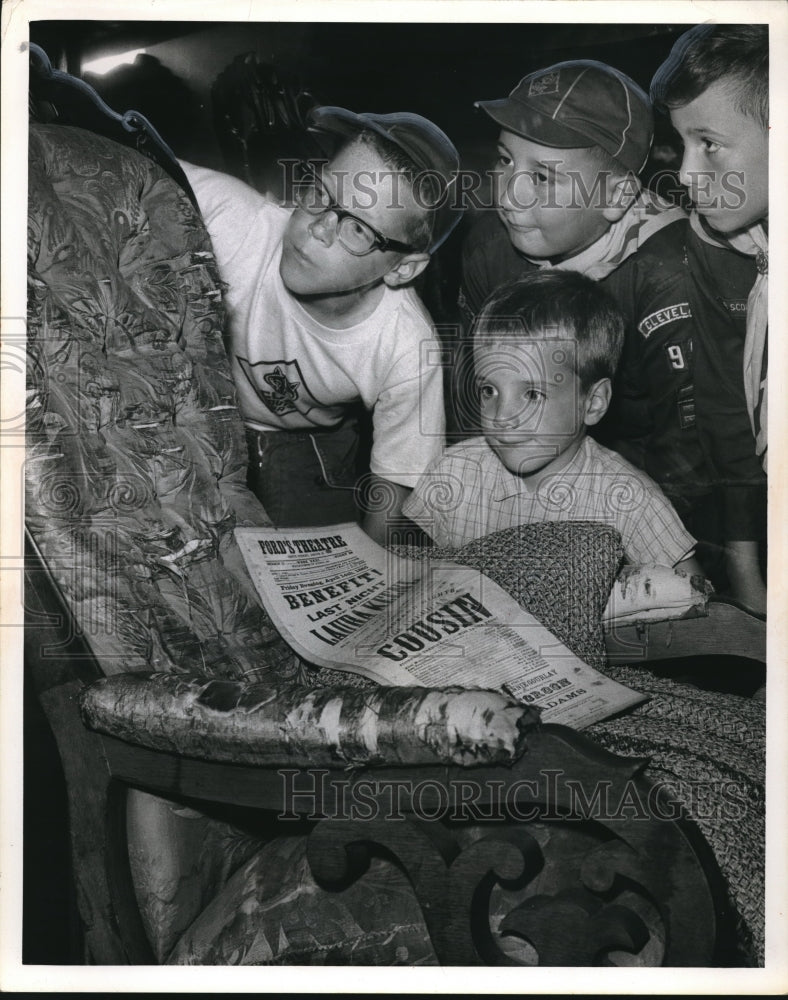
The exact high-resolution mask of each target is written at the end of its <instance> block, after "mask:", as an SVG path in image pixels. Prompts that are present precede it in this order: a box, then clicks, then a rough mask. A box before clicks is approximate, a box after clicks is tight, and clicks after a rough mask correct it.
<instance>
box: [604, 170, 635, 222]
mask: <svg viewBox="0 0 788 1000" xmlns="http://www.w3.org/2000/svg"><path fill="white" fill-rule="evenodd" d="M638 194H640V181H639V180H638V178H637V177H636V176H635V174H633V173H632V171H630V172H629V173H627V174H624V175H623V176H621V177H611V178H610V189H609V191H608V197H607V204H606V205H605V207H604V209H603V210H602V215H603V216H604V217H605V218H606V219H607V221H608V222H618V220H619V219H620V218H621V217H622V216H623V215H624V213H625V212H626V211H627V209H628V208H629V206H630V205H631V204H632V202H633V201H634V200H635V198H637V196H638Z"/></svg>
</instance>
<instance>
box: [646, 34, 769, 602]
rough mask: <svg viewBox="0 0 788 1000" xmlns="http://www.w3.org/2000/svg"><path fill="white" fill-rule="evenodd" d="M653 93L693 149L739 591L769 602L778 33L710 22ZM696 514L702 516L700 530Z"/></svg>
mask: <svg viewBox="0 0 788 1000" xmlns="http://www.w3.org/2000/svg"><path fill="white" fill-rule="evenodd" d="M651 96H652V99H653V100H654V103H655V105H656V106H657V107H659V108H660V109H664V110H667V111H668V112H669V114H670V119H671V124H672V125H673V126H674V128H675V129H676V131H677V133H678V135H679V137H680V138H681V140H682V142H683V145H684V151H683V157H682V164H681V170H680V174H679V179H680V181H681V183H682V184H684V185H686V187H687V189H688V191H689V194H690V197H691V199H692V203H693V212H692V215H691V219H690V227H689V230H688V233H687V237H686V257H687V273H688V279H689V280H688V289H689V291H688V295H687V299H688V306H689V309H690V310H691V312H692V320H693V326H694V330H695V337H694V349H695V360H694V369H695V374H694V384H695V411H696V423H697V433H698V438H699V441H700V443H701V447H702V448H703V452H704V455H705V457H706V461H707V464H708V467H709V469H710V473H711V475H710V482H711V485H712V490H711V492H710V494H709V495H708V497H707V498H706V501H705V503H704V505H703V507H699V508H698V509H697V511H696V512H695V516H696V521H697V522H700V519H701V518H702V517H705V518H707V519H708V517H709V515H711V516H713V517H714V518H715V519H716V521H717V524H718V528H719V537H720V538H721V541H722V549H723V565H724V569H725V571H726V575H727V577H728V581H729V584H730V589H731V591H732V593H733V594H734V596H735V597H738V598H739V599H740V600H741V601H742V602H743V603H745V604H746V605H747V606H748V607H751V608H753V609H754V610H757V611H760V612H763V613H765V611H766V586H765V583H764V574H763V570H762V566H763V564H764V562H765V541H766V457H767V438H766V401H767V393H766V387H767V383H766V369H767V352H766V328H767V311H766V274H767V268H768V235H767V233H768V213H769V191H768V184H769V180H768V176H769V175H768V169H769V168H768V162H769V160H768V154H769V145H768V128H769V121H768V119H769V38H768V28H767V27H766V26H765V25H708V24H707V25H698V26H697V27H695V28H692V29H691V30H690V31H688V32H686V33H685V34H683V35H682V36H681V37H680V38H679V39H678V41H677V42H676V44H675V45H674V47H673V50H672V51H671V54H670V56H669V58H668V59H667V60H666V61H665V62H664V63H663V65H662V66H660V68H659V69H658V70H657V73H656V74H655V76H654V79H653V80H652V83H651ZM693 527H694V525H690V530H692V528H693Z"/></svg>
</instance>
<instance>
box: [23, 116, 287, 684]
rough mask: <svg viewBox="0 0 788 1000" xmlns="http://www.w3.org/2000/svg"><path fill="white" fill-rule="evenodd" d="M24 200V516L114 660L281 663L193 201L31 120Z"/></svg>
mask: <svg viewBox="0 0 788 1000" xmlns="http://www.w3.org/2000/svg"><path fill="white" fill-rule="evenodd" d="M29 198H30V213H29V231H28V265H29V267H28V272H29V279H28V287H29V292H28V337H29V350H28V355H29V378H28V409H27V420H28V454H27V463H26V469H27V511H26V515H27V523H28V525H29V527H30V529H31V531H32V534H33V536H34V538H35V540H36V543H37V544H38V546H39V548H40V550H41V552H42V555H43V557H44V559H45V561H46V562H47V564H48V565H49V566H50V568H51V569H52V571H53V573H54V574H55V576H56V578H57V580H58V583H59V585H60V587H61V589H62V591H63V592H64V594H65V596H66V598H67V600H68V602H69V604H70V606H71V608H72V609H73V611H74V613H75V615H76V618H77V621H78V622H79V624H80V626H81V627H82V629H83V631H84V633H85V635H86V637H87V639H88V641H89V643H90V645H91V646H92V648H93V650H94V652H95V653H96V655H97V656H98V657H99V659H100V662H101V664H102V667H103V669H104V670H105V672H107V673H114V672H120V671H129V670H142V669H145V670H150V669H157V670H184V669H189V668H193V667H195V666H197V665H199V666H201V667H205V666H208V667H209V668H210V672H211V673H212V674H214V675H218V676H226V677H253V678H255V679H262V678H263V677H264V676H266V675H267V674H268V673H270V672H271V671H274V672H277V673H280V672H281V671H283V670H286V669H288V666H289V664H290V663H291V661H292V657H291V655H290V653H289V651H288V649H287V647H286V646H285V644H284V643H283V642H282V640H281V639H280V638H279V636H278V633H277V632H276V630H275V629H274V628H273V626H272V624H271V622H270V620H269V619H268V616H267V615H266V614H265V612H264V611H263V609H262V608H261V607H260V605H259V603H258V602H257V599H256V595H255V594H254V592H253V589H252V587H251V584H250V582H249V580H248V577H247V575H246V572H245V569H244V568H243V566H242V561H241V558H240V555H239V553H238V550H237V547H236V546H235V542H234V539H233V528H234V527H235V526H236V525H237V524H241V523H258V524H260V523H267V518H266V515H265V512H264V510H263V508H262V507H261V506H260V504H259V503H258V502H257V501H256V499H255V498H254V497H253V496H252V495H251V494H250V493H248V491H247V490H246V487H245V469H246V445H245V442H244V438H243V431H242V425H241V422H240V420H239V418H238V413H237V409H236V400H235V392H234V387H233V384H232V381H231V378H230V373H229V368H228V363H227V359H226V355H225V353H224V348H223V344H222V330H223V323H224V312H223V306H222V301H221V288H220V284H219V280H218V274H217V270H216V265H215V262H214V259H213V254H212V252H211V247H210V243H209V240H208V237H207V235H206V232H205V229H204V227H203V225H202V222H201V220H200V218H199V216H198V215H197V214H196V212H195V210H194V209H193V208H192V206H191V204H190V202H189V200H188V198H187V197H186V195H185V194H184V193H183V192H182V191H181V190H180V189H179V188H178V187H177V186H176V185H175V184H174V182H173V181H171V180H170V179H169V178H168V177H167V176H166V175H165V174H164V173H163V172H162V171H161V170H160V169H159V168H158V167H156V166H155V165H154V164H152V163H151V162H150V161H148V160H146V159H144V158H143V157H142V156H139V155H137V154H135V153H132V152H131V151H130V150H124V149H122V147H119V146H117V145H116V144H114V143H112V142H110V141H109V140H105V139H102V138H100V137H98V136H95V135H92V134H90V133H87V132H83V131H82V130H80V129H76V128H66V127H63V126H56V125H41V126H32V127H31V129H30V188H29Z"/></svg>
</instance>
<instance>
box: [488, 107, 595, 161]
mask: <svg viewBox="0 0 788 1000" xmlns="http://www.w3.org/2000/svg"><path fill="white" fill-rule="evenodd" d="M474 107H476V108H481V109H482V110H483V111H486V112H487V114H488V115H489V116H490V118H492V119H493V121H495V122H497V123H498V124H499V125H500V126H501V127H502V128H505V129H506V131H507V132H514V134H515V135H519V136H522V138H523V139H530V140H531V142H536V143H538V144H539V145H540V146H550V147H552V148H555V149H587V148H588V147H589V146H594V145H596V144H595V143H594V141H593V139H590V138H589V137H588V136H587V135H583V133H582V132H577V131H575V129H572V128H568V127H567V126H566V125H564V124H563V123H562V122H557V121H554V120H553V119H552V118H549V117H548V116H547V115H543V114H540V113H539V112H538V111H535V110H534V109H533V108H529V107H527V106H526V105H524V104H520V103H519V102H518V101H513V100H512V99H511V98H509V97H504V98H501V99H500V100H497V101H476V102H475V103H474Z"/></svg>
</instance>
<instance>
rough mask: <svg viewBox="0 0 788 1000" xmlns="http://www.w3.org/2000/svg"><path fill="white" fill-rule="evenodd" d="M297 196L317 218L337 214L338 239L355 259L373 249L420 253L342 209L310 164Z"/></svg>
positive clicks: (302, 204) (295, 197) (297, 199)
mask: <svg viewBox="0 0 788 1000" xmlns="http://www.w3.org/2000/svg"><path fill="white" fill-rule="evenodd" d="M293 196H294V199H295V203H296V205H297V206H298V207H299V208H300V209H303V211H305V212H307V213H308V214H309V215H314V216H315V217H317V216H320V215H325V213H326V212H333V213H334V215H335V216H336V217H337V239H338V240H339V242H340V243H341V244H342V246H343V247H344V248H345V250H347V252H348V253H350V254H353V256H354V257H363V256H365V254H368V253H372V251H373V250H380V251H381V252H383V253H385V252H386V251H387V250H395V251H397V252H398V253H413V252H414V251H415V250H416V248H415V247H413V246H410V245H409V244H408V243H401V242H400V241H399V240H392V239H389V237H388V236H384V235H383V234H382V233H379V232H378V231H377V229H374V228H373V227H372V226H370V224H369V223H368V222H364V221H363V220H362V219H359V218H358V217H357V216H355V215H353V213H352V212H347V211H346V210H345V209H344V208H341V207H340V206H339V205H338V204H337V203H336V201H334V199H333V198H332V197H331V195H330V193H329V192H328V191H327V190H326V187H325V185H324V184H323V182H322V180H321V179H320V178H319V177H318V175H317V173H316V172H315V171H314V170H313V169H312V168H311V167H309V166H307V165H305V168H304V177H303V178H302V179H301V180H299V181H298V182H297V183H296V185H295V190H294V192H293Z"/></svg>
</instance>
